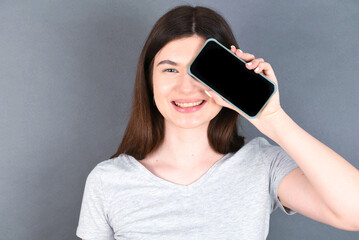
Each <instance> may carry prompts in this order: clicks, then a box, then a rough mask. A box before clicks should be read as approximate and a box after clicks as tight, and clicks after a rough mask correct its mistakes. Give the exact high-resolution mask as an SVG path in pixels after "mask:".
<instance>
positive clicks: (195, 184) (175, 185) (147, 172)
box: [126, 153, 232, 191]
mask: <svg viewBox="0 0 359 240" xmlns="http://www.w3.org/2000/svg"><path fill="white" fill-rule="evenodd" d="M231 155H232V154H231V153H227V154H226V155H224V156H223V157H222V158H220V159H219V160H217V161H216V162H215V163H214V164H213V165H212V166H211V167H210V168H209V169H208V170H207V171H206V172H205V173H204V174H203V175H202V176H200V177H199V178H198V179H197V180H196V181H194V182H192V183H191V184H189V185H182V184H178V183H174V182H171V181H168V180H165V179H163V178H161V177H158V176H156V175H155V174H153V173H152V172H151V171H150V170H148V169H147V168H146V167H145V166H143V165H142V164H141V163H140V162H139V161H138V160H137V159H135V158H134V157H133V156H130V155H127V154H126V156H127V158H128V159H129V161H130V163H132V164H133V166H135V167H136V168H137V169H139V170H140V171H141V172H142V173H143V174H144V175H145V176H147V177H149V178H150V179H151V180H153V182H155V183H159V184H161V185H165V186H167V187H170V188H172V189H178V190H182V191H188V190H192V189H195V188H196V187H198V186H200V185H201V184H202V183H204V182H205V181H206V180H207V179H208V178H209V177H210V176H211V175H212V173H213V172H214V170H215V169H216V168H217V167H218V166H219V165H220V164H221V163H222V162H223V161H225V160H226V159H227V158H229V157H230V156H231Z"/></svg>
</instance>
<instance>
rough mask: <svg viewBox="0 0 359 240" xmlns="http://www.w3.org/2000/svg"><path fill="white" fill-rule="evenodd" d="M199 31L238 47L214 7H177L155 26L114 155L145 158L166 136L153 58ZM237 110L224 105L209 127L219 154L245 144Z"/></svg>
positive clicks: (146, 47)
mask: <svg viewBox="0 0 359 240" xmlns="http://www.w3.org/2000/svg"><path fill="white" fill-rule="evenodd" d="M194 34H197V35H199V36H202V37H203V38H205V39H208V38H215V39H217V40H218V41H219V42H220V43H222V44H223V45H224V46H226V47H228V48H230V46H231V45H235V46H238V44H237V42H236V40H235V38H234V36H233V33H232V30H231V28H230V27H229V25H228V24H227V22H226V21H225V20H224V18H223V17H222V16H221V15H219V14H218V13H217V12H215V11H214V10H211V9H209V8H206V7H201V6H196V7H192V6H189V5H184V6H178V7H175V8H173V9H171V10H170V11H168V12H167V13H166V14H165V15H163V16H162V17H161V18H160V19H159V20H158V21H157V22H156V23H155V25H154V27H153V29H152V30H151V32H150V34H149V36H148V38H147V41H146V42H145V45H144V47H143V49H142V52H141V55H140V58H139V62H138V67H137V73H136V82H135V88H134V95H133V106H132V113H131V117H130V120H129V123H128V125H127V128H126V131H125V134H124V137H123V139H122V142H121V144H120V146H119V148H118V150H117V152H116V154H114V155H113V156H111V158H114V157H117V156H119V155H120V154H121V153H125V154H128V155H131V156H133V157H134V158H136V159H138V160H142V159H144V158H145V157H146V155H147V154H148V153H150V152H152V151H154V150H155V149H157V148H158V147H159V146H160V145H161V143H162V142H163V139H164V119H163V116H162V115H161V113H160V112H159V111H158V109H157V107H156V106H155V104H154V102H153V89H152V70H153V62H154V57H155V55H156V54H157V52H158V51H159V50H160V49H161V48H162V47H163V46H164V45H166V44H167V43H168V42H170V41H172V40H175V39H178V38H182V37H188V36H192V35H194ZM237 118H238V113H237V112H235V111H233V110H231V109H229V108H225V107H223V108H222V110H221V111H220V112H219V113H218V114H217V116H216V117H214V118H213V119H212V120H211V121H210V123H209V126H208V131H207V135H208V139H209V143H210V146H211V147H212V148H213V149H214V150H215V151H216V152H218V153H222V154H226V153H229V152H236V151H237V150H239V149H240V148H241V147H242V146H243V145H244V139H245V138H244V137H243V136H239V135H238V133H237Z"/></svg>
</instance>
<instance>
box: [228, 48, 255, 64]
mask: <svg viewBox="0 0 359 240" xmlns="http://www.w3.org/2000/svg"><path fill="white" fill-rule="evenodd" d="M231 51H232V52H233V53H235V54H236V55H237V56H238V57H239V58H240V59H242V60H244V61H245V62H249V61H252V60H253V59H255V56H254V55H253V54H251V53H245V52H243V51H242V50H240V49H239V48H238V49H236V47H235V46H233V45H232V46H231Z"/></svg>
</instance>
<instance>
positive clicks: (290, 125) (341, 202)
mask: <svg viewBox="0 0 359 240" xmlns="http://www.w3.org/2000/svg"><path fill="white" fill-rule="evenodd" d="M231 50H232V51H233V52H234V53H235V54H236V55H237V56H238V57H239V58H241V59H243V60H244V61H246V62H247V64H246V67H247V68H248V69H250V70H254V72H255V73H258V74H260V73H262V74H263V75H264V76H266V77H267V78H269V79H271V80H272V81H273V82H274V83H275V84H277V86H278V81H277V78H276V76H275V74H274V71H273V69H272V67H271V65H270V64H269V63H267V62H265V61H264V60H263V58H255V56H254V55H253V54H250V53H244V52H242V51H241V50H239V49H236V48H235V47H232V48H231ZM208 92H209V94H210V95H211V96H212V97H213V98H214V100H215V101H216V102H217V103H218V104H220V105H222V106H224V107H228V108H231V109H233V110H234V111H237V110H236V109H235V108H233V107H232V106H231V105H230V104H228V103H227V102H225V101H224V100H223V99H222V98H221V97H219V96H218V95H217V94H216V93H215V92H213V91H208ZM237 112H238V113H239V114H241V115H242V116H243V117H245V118H246V119H247V120H248V121H250V122H251V123H252V124H253V125H254V126H255V127H256V128H257V129H258V130H259V131H261V132H262V133H263V134H264V135H266V136H268V137H269V138H271V139H272V140H273V141H275V142H276V143H277V144H278V145H280V146H281V147H282V148H283V149H284V150H285V151H286V152H287V153H288V154H289V155H290V156H291V157H292V158H293V160H294V161H295V162H296V163H297V164H298V166H299V168H298V169H295V170H293V171H292V172H290V173H289V174H287V176H285V177H284V178H283V180H282V181H281V183H280V185H279V188H278V191H277V193H278V196H279V199H280V201H281V203H282V204H283V205H285V206H286V207H289V208H291V209H293V210H295V211H296V212H298V213H300V214H302V215H304V216H307V217H309V218H312V219H314V220H317V221H320V222H323V223H326V224H329V225H332V226H334V227H338V228H342V229H345V230H356V231H359V171H358V170H357V169H356V168H355V167H354V166H352V165H351V164H350V163H349V162H347V161H346V160H345V159H344V158H343V157H341V156H340V155H338V154H337V153H336V152H334V151H333V150H332V149H330V148H329V147H327V146H326V145H324V144H323V143H321V142H320V141H318V140H317V139H315V138H314V137H312V136H311V135H310V134H308V133H307V132H306V131H304V130H303V129H302V128H301V127H299V126H298V125H297V124H296V123H295V122H294V121H293V120H292V119H291V118H290V117H289V116H288V115H287V114H286V113H285V112H284V110H283V109H282V107H281V106H280V101H279V88H278V91H277V92H276V93H275V94H274V95H273V97H272V98H271V99H270V101H269V102H268V103H267V105H266V106H265V108H264V109H263V110H262V112H261V113H260V115H259V116H258V117H257V118H255V119H248V118H247V117H246V116H245V115H243V114H242V113H241V112H239V111H237Z"/></svg>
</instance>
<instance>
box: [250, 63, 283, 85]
mask: <svg viewBox="0 0 359 240" xmlns="http://www.w3.org/2000/svg"><path fill="white" fill-rule="evenodd" d="M254 72H255V73H258V74H259V73H263V74H264V75H265V76H266V77H269V78H270V79H272V80H273V81H274V82H275V83H277V80H276V77H275V74H274V71H273V68H272V66H271V65H270V64H269V63H267V62H261V63H259V64H258V66H257V67H256V68H255V70H254Z"/></svg>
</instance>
